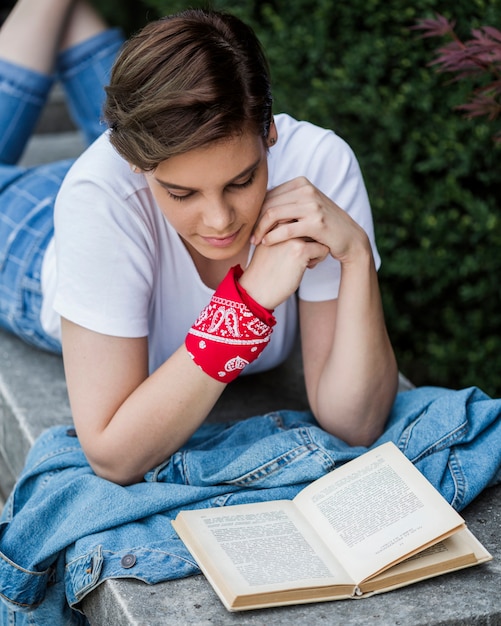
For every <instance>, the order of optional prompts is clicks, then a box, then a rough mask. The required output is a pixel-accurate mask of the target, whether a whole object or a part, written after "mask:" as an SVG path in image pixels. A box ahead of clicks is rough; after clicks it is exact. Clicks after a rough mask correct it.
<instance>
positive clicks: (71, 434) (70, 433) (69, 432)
mask: <svg viewBox="0 0 501 626" xmlns="http://www.w3.org/2000/svg"><path fill="white" fill-rule="evenodd" d="M66 434H67V435H68V437H76V436H77V431H76V430H75V429H74V428H68V430H67V431H66Z"/></svg>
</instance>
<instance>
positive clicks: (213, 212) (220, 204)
mask: <svg viewBox="0 0 501 626" xmlns="http://www.w3.org/2000/svg"><path fill="white" fill-rule="evenodd" d="M233 219H234V210H233V208H232V206H231V205H230V204H229V203H228V202H226V201H225V200H224V198H218V199H217V200H214V201H213V202H210V203H208V205H207V208H206V209H205V211H204V223H205V225H206V226H208V227H209V228H211V229H212V230H213V231H214V232H215V233H221V234H227V229H228V226H229V225H230V224H231V223H232V222H233Z"/></svg>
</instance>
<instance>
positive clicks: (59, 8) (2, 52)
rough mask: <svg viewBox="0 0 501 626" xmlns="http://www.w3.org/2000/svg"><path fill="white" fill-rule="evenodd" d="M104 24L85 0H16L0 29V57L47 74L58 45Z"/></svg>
mask: <svg viewBox="0 0 501 626" xmlns="http://www.w3.org/2000/svg"><path fill="white" fill-rule="evenodd" d="M104 28H105V24H104V22H103V21H102V20H101V18H100V17H99V15H98V14H97V13H96V12H95V11H94V9H93V8H92V7H91V6H90V5H89V4H87V2H86V1H85V0H18V2H17V4H16V5H15V7H14V8H13V9H12V11H11V12H10V14H9V16H8V17H7V19H6V20H5V22H4V24H3V26H2V28H1V30H0V57H1V58H4V59H6V60H7V61H10V62H12V63H16V64H17V65H21V66H23V67H27V68H29V69H32V70H35V71H37V72H40V73H42V74H51V73H52V70H53V66H54V60H55V58H56V55H57V53H58V51H59V50H60V48H61V47H62V48H66V47H69V46H71V45H74V44H77V43H79V42H81V41H83V40H85V39H87V38H88V37H91V36H92V35H95V34H97V33H98V32H100V31H101V30H103V29H104Z"/></svg>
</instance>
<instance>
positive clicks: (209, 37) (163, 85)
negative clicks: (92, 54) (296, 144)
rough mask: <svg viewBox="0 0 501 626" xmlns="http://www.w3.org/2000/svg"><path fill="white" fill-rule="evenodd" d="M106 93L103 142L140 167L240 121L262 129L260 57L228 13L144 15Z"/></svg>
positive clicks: (265, 111) (235, 128) (265, 96)
mask: <svg viewBox="0 0 501 626" xmlns="http://www.w3.org/2000/svg"><path fill="white" fill-rule="evenodd" d="M106 93H107V99H106V103H105V108H104V116H105V120H106V122H107V123H108V125H109V127H110V140H111V143H112V144H113V146H114V147H115V149H116V150H117V151H118V152H119V154H121V155H122V156H123V157H124V158H125V159H126V160H127V161H129V163H131V164H133V165H136V166H137V167H139V168H141V169H142V170H145V171H146V170H152V169H154V168H155V167H157V165H158V164H159V163H160V162H161V161H163V160H165V159H168V158H169V157H172V156H175V155H177V154H182V153H184V152H187V151H188V150H192V149H194V148H198V147H201V146H203V145H206V144H208V143H210V142H213V141H217V140H221V139H224V138H228V137H230V136H233V135H236V134H239V133H242V132H243V131H244V130H247V129H250V130H251V131H252V132H255V133H256V134H258V135H260V136H262V137H263V139H266V137H267V136H268V132H269V127H270V122H271V104H272V97H271V88H270V77H269V70H268V64H267V61H266V58H265V56H264V53H263V50H262V48H261V45H260V43H259V41H258V39H257V37H256V35H255V34H254V32H253V31H252V29H251V28H250V27H249V26H247V25H246V24H244V23H243V22H242V21H241V20H239V19H238V18H236V17H234V16H232V15H229V14H225V13H220V12H216V11H208V10H203V9H193V10H187V11H183V12H182V13H178V14H176V15H172V16H168V17H165V18H162V19H160V20H157V21H154V22H151V23H150V24H148V25H147V26H145V27H144V28H143V29H142V30H141V31H140V32H139V33H138V34H137V35H135V36H133V37H132V38H131V39H129V40H128V41H127V42H126V43H125V45H124V47H123V49H122V51H121V53H120V55H119V57H118V59H117V61H116V63H115V65H114V68H113V71H112V75H111V80H110V85H109V86H108V87H107V88H106Z"/></svg>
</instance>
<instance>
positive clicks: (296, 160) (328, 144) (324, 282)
mask: <svg viewBox="0 0 501 626" xmlns="http://www.w3.org/2000/svg"><path fill="white" fill-rule="evenodd" d="M284 117H285V120H284V123H285V124H284V126H285V128H284V131H285V132H283V133H282V134H281V133H280V127H279V141H278V144H277V147H278V146H279V145H280V142H281V141H282V140H284V141H283V143H282V146H281V148H282V150H283V151H284V154H287V159H280V161H281V164H282V165H280V164H279V165H278V167H277V168H276V169H277V170H278V178H279V179H280V178H281V179H282V180H289V179H291V178H293V177H294V176H300V175H301V176H305V177H306V178H308V180H309V181H310V182H311V183H313V184H314V185H315V186H316V187H317V188H318V189H320V190H321V191H322V192H323V193H324V194H326V195H327V196H328V197H329V198H331V199H332V200H333V201H334V202H335V203H336V204H337V205H338V206H339V207H341V208H342V209H343V210H345V211H346V212H347V213H348V214H349V215H350V216H351V217H352V218H353V219H354V220H355V221H356V222H357V223H358V224H359V225H360V226H361V227H362V228H363V229H364V230H365V232H366V233H367V236H368V238H369V241H370V244H371V247H372V253H373V256H374V262H375V265H376V268H377V269H379V266H380V264H381V259H380V256H379V253H378V250H377V247H376V242H375V236H374V224H373V219H372V212H371V208H370V204H369V198H368V195H367V190H366V187H365V183H364V180H363V176H362V172H361V170H360V166H359V164H358V161H357V159H356V157H355V154H354V153H353V150H352V149H351V148H350V146H349V145H348V144H347V143H346V141H344V140H343V139H342V138H341V137H339V136H338V135H336V134H335V133H333V132H332V131H329V130H325V129H322V128H319V127H317V126H314V125H313V124H310V123H308V122H296V121H294V120H292V118H289V117H288V116H284ZM277 156H279V155H277ZM286 162H287V163H288V164H289V165H288V169H287V171H285V170H284V169H283V168H284V165H283V164H285V163H286ZM280 168H282V171H280ZM340 281H341V265H340V263H339V262H338V261H337V260H336V259H334V258H332V257H331V256H328V257H327V258H326V259H325V260H324V261H322V262H321V263H319V264H318V265H317V266H316V267H314V268H312V269H308V270H306V272H305V274H304V277H303V279H302V281H301V284H300V286H299V297H300V298H301V299H302V300H308V301H311V302H317V301H322V300H332V299H335V298H337V296H338V293H339V285H340Z"/></svg>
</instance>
